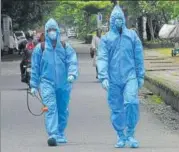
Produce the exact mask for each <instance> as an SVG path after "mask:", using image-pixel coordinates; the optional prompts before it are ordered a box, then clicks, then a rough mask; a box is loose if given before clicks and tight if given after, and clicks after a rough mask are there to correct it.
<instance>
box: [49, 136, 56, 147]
mask: <svg viewBox="0 0 179 152" xmlns="http://www.w3.org/2000/svg"><path fill="white" fill-rule="evenodd" d="M47 143H48V146H57V141H56V139H55V138H53V137H50V138H49V139H48V141H47Z"/></svg>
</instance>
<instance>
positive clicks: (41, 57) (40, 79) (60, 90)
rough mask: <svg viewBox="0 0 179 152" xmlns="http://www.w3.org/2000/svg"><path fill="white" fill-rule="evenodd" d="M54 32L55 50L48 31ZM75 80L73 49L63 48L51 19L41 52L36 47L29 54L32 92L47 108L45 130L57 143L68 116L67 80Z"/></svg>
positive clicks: (68, 93)
mask: <svg viewBox="0 0 179 152" xmlns="http://www.w3.org/2000/svg"><path fill="white" fill-rule="evenodd" d="M49 28H55V29H56V30H57V43H56V47H55V48H53V47H52V43H51V40H50V38H49V37H48V34H47V30H48V29H49ZM71 75H72V76H74V78H75V79H77V77H78V62H77V56H76V52H75V51H74V49H73V48H72V47H71V46H70V44H68V43H66V47H65V48H63V46H62V44H61V41H60V29H59V27H58V24H57V23H56V21H55V20H54V19H50V20H48V22H47V23H46V25H45V48H44V51H43V52H42V50H41V45H40V44H38V45H37V46H36V48H35V50H34V51H33V54H32V73H31V80H30V85H31V88H37V89H40V93H41V96H42V100H43V104H44V105H46V106H47V107H48V112H46V113H45V126H46V131H47V133H48V136H49V138H50V137H52V138H55V139H56V140H57V141H58V139H59V138H60V137H63V136H64V131H65V128H66V126H67V120H68V116H69V112H68V104H69V100H70V92H71V88H72V84H70V83H69V82H68V81H67V78H68V76H71Z"/></svg>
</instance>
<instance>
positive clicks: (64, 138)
mask: <svg viewBox="0 0 179 152" xmlns="http://www.w3.org/2000/svg"><path fill="white" fill-rule="evenodd" d="M57 143H67V139H66V137H65V135H64V134H60V135H59V136H58V138H57Z"/></svg>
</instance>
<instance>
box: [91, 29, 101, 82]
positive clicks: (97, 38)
mask: <svg viewBox="0 0 179 152" xmlns="http://www.w3.org/2000/svg"><path fill="white" fill-rule="evenodd" d="M101 33H102V30H101V29H97V30H96V36H93V39H92V42H91V49H92V51H93V52H94V57H93V66H94V67H95V68H96V79H98V68H97V64H96V59H97V55H98V45H99V42H100V39H101Z"/></svg>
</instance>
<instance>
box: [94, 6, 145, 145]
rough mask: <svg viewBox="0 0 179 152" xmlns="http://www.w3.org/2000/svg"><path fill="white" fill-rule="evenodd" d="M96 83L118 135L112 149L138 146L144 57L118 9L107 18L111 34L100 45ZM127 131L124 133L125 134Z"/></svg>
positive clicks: (137, 40)
mask: <svg viewBox="0 0 179 152" xmlns="http://www.w3.org/2000/svg"><path fill="white" fill-rule="evenodd" d="M97 66H98V70H99V74H98V77H99V80H100V81H101V83H102V86H103V88H105V89H106V90H107V92H108V103H109V107H110V110H111V121H112V125H113V127H114V129H115V130H116V132H117V135H118V141H117V144H116V145H115V147H117V148H119V147H124V146H125V145H126V144H127V143H128V144H129V145H130V147H132V148H137V147H138V146H139V143H138V141H137V140H136V139H135V137H134V133H135V128H136V125H137V122H138V120H139V99H138V90H139V89H140V88H141V87H142V85H143V83H144V73H145V71H144V57H143V47H142V44H141V41H140V39H139V37H138V36H137V34H136V33H135V31H133V30H129V29H127V27H126V25H125V17H124V14H123V12H122V10H121V8H120V7H119V6H118V5H116V6H115V7H114V9H113V11H112V13H111V16H110V30H109V32H108V33H106V35H104V36H103V37H102V39H101V42H100V44H99V56H98V61H97ZM124 131H126V132H124Z"/></svg>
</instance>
